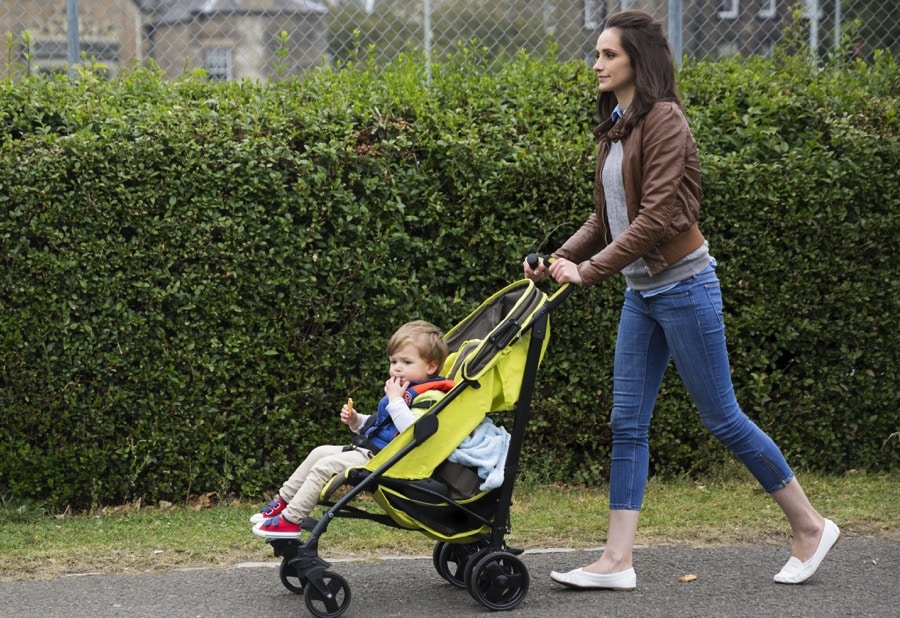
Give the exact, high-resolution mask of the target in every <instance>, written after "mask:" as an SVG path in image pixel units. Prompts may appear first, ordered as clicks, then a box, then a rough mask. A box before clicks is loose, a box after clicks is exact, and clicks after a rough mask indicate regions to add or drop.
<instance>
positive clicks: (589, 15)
mask: <svg viewBox="0 0 900 618" xmlns="http://www.w3.org/2000/svg"><path fill="white" fill-rule="evenodd" d="M600 3H601V0H582V8H583V10H584V13H583V14H582V16H581V22H582V27H583V28H584V29H585V30H596V29H597V28H599V27H600V26H601V21H602V16H601V15H600Z"/></svg>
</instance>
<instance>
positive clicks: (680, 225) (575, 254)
mask: <svg viewBox="0 0 900 618" xmlns="http://www.w3.org/2000/svg"><path fill="white" fill-rule="evenodd" d="M622 125H623V122H622V121H619V122H618V123H616V124H613V123H612V121H610V120H607V121H606V122H604V123H603V124H601V125H600V126H598V127H597V128H595V129H594V135H595V136H596V137H597V138H598V139H599V140H600V148H599V151H598V154H597V170H596V176H595V180H594V212H593V213H591V215H590V217H588V219H587V221H585V223H584V224H583V225H582V226H581V228H580V229H579V230H578V231H577V232H575V233H574V234H573V235H572V236H571V238H569V240H567V241H566V242H565V244H563V246H562V247H560V248H559V249H558V250H557V251H556V252H554V253H553V255H554V256H557V257H562V258H565V259H567V260H570V261H572V262H575V263H576V264H578V272H579V274H580V275H581V279H582V282H583V284H584V285H585V286H591V285H594V284H596V283H599V282H600V281H602V280H603V279H606V278H607V277H609V276H611V275H614V274H616V273H618V272H620V271H621V270H622V269H623V268H625V267H626V266H628V265H629V264H631V263H632V262H634V261H635V260H637V259H638V258H644V261H645V262H646V264H647V270H648V271H649V274H650V275H651V276H655V275H657V274H659V273H660V272H662V271H664V270H665V269H666V268H668V267H669V266H670V265H672V264H674V263H675V262H677V261H678V260H680V259H681V258H683V257H684V256H686V255H687V254H689V253H690V252H691V251H693V250H695V249H697V248H698V247H700V245H702V244H703V240H704V239H703V235H702V234H701V233H700V229H699V228H698V227H697V218H698V216H699V214H700V197H701V189H700V156H699V154H698V153H697V143H696V142H695V141H694V137H693V135H691V130H690V127H688V123H687V120H686V119H685V117H684V113H683V112H682V110H681V108H680V107H679V106H678V105H677V104H676V103H673V102H658V103H656V104H655V105H654V106H653V108H652V109H651V110H650V112H649V113H648V114H647V115H646V116H645V117H644V119H643V120H642V121H641V122H640V123H638V125H637V126H635V127H634V128H633V129H632V131H631V133H630V134H629V135H628V136H627V137H626V138H624V139H623V140H622V149H623V152H622V179H623V181H624V184H625V201H626V203H627V207H628V220H629V222H630V224H629V226H628V229H627V230H626V231H625V232H624V233H623V234H621V235H620V236H619V237H618V238H616V240H615V241H613V240H612V238H611V237H610V232H609V222H608V220H607V216H606V202H605V199H604V196H603V182H602V181H601V174H600V172H601V170H602V169H603V163H604V161H605V160H606V156H607V154H608V152H609V145H610V142H611V140H618V139H621V138H622Z"/></svg>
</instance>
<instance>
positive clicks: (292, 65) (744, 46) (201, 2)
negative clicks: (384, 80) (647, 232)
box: [0, 0, 900, 81]
mask: <svg viewBox="0 0 900 618" xmlns="http://www.w3.org/2000/svg"><path fill="white" fill-rule="evenodd" d="M627 8H641V9H645V10H647V11H650V12H651V13H653V14H654V15H655V16H656V17H657V18H658V19H660V20H662V21H664V22H665V23H666V24H667V26H668V33H669V40H670V42H671V43H672V46H673V48H674V49H675V52H676V56H677V57H678V58H696V59H712V60H714V59H716V58H721V57H723V56H729V55H733V54H744V55H749V54H764V55H768V54H771V53H772V51H773V49H774V47H775V46H776V45H777V44H778V43H779V42H780V41H781V40H782V38H783V37H784V36H785V32H786V31H788V30H789V25H791V24H793V32H794V33H795V36H799V39H800V41H801V42H802V43H803V44H804V45H806V46H808V48H809V50H810V51H811V52H813V53H815V54H817V55H819V56H821V57H824V56H827V55H828V54H832V53H838V54H844V55H846V57H847V58H852V57H862V58H864V59H865V58H868V57H871V55H872V54H873V53H875V50H879V49H880V50H887V51H888V52H889V53H892V54H894V55H900V8H898V2H897V0H490V1H485V0H15V1H13V0H3V1H2V3H0V32H3V33H4V34H5V46H6V48H5V50H4V51H5V53H4V54H3V58H2V60H0V70H2V71H3V74H4V76H5V77H7V78H11V79H15V78H16V77H17V76H20V75H24V74H33V73H37V72H55V71H73V70H74V69H75V67H80V68H82V69H84V68H90V69H91V70H94V71H98V72H103V73H105V74H106V75H109V76H113V75H115V74H116V73H117V72H118V71H120V70H121V69H123V68H127V67H130V66H133V65H134V64H148V63H154V64H156V65H157V66H159V67H160V68H161V69H162V70H163V71H165V73H166V74H167V75H168V76H169V77H171V78H175V77H178V76H179V75H182V74H184V73H185V72H191V71H197V70H203V71H205V72H206V74H207V75H208V76H209V78H210V79H212V80H222V81H224V80H239V79H246V78H250V79H277V78H283V77H287V76H292V75H297V76H300V75H302V74H303V72H304V71H306V70H308V69H310V68H312V67H315V66H317V65H320V64H322V63H332V64H340V63H346V62H348V61H353V60H361V59H364V60H365V61H367V62H375V63H378V64H383V63H386V62H388V61H390V60H392V59H394V58H396V57H397V56H398V55H400V54H402V53H404V52H414V53H421V54H424V55H425V57H426V59H429V60H430V59H431V58H435V57H439V56H440V55H443V54H446V53H448V52H452V51H454V50H455V49H457V48H458V47H459V46H460V45H474V46H477V47H479V48H482V49H483V50H484V51H485V53H486V54H488V56H489V57H490V58H493V59H498V60H501V61H502V59H503V58H506V57H509V56H511V55H513V54H515V53H517V52H518V51H519V50H525V51H526V52H529V53H535V54H547V53H553V54H555V56H556V57H557V58H558V59H560V60H571V59H576V58H578V59H585V60H586V61H591V60H590V59H591V57H592V55H593V49H594V43H595V41H596V37H597V35H598V34H599V32H600V30H601V29H602V26H603V23H604V21H605V20H606V18H607V16H608V15H610V14H612V13H614V12H617V11H620V10H622V9H627Z"/></svg>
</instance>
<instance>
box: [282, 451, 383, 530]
mask: <svg viewBox="0 0 900 618" xmlns="http://www.w3.org/2000/svg"><path fill="white" fill-rule="evenodd" d="M371 458H372V453H371V452H370V451H367V450H365V449H351V450H349V451H345V450H344V447H343V446H332V445H324V446H317V447H316V448H314V449H313V450H312V451H310V453H309V455H307V456H306V459H304V460H303V463H301V464H300V466H298V467H297V469H296V470H294V473H293V474H292V475H291V478H289V479H288V480H287V481H285V483H284V485H282V486H281V490H280V491H279V492H278V493H279V494H281V497H282V498H283V499H284V501H285V502H287V503H288V505H287V507H286V508H285V509H284V511H283V512H282V515H283V516H284V517H285V518H286V519H287V520H288V521H291V522H294V523H296V524H299V523H301V522H302V521H303V519H304V518H306V517H307V516H308V515H309V514H310V512H311V511H312V510H313V509H314V508H315V506H316V505H317V504H318V503H319V495H320V494H321V493H322V489H323V488H324V487H325V485H326V484H327V483H328V481H330V480H331V477H333V476H334V475H335V474H338V473H340V472H343V471H344V470H346V469H347V468H350V467H352V466H361V465H364V464H365V463H366V462H367V461H369V460H370V459H371Z"/></svg>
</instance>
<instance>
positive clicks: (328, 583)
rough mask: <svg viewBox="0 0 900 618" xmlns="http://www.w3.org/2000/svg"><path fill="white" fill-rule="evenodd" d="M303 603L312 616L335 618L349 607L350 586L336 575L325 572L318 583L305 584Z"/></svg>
mask: <svg viewBox="0 0 900 618" xmlns="http://www.w3.org/2000/svg"><path fill="white" fill-rule="evenodd" d="M319 584H321V586H320V585H319ZM320 587H321V588H322V590H320ZM303 601H304V602H305V603H306V609H308V610H309V611H310V613H311V614H312V615H314V616H318V617H319V618H336V617H337V616H340V615H341V614H343V613H344V612H345V611H347V608H348V607H350V584H348V583H347V580H346V579H344V578H343V577H341V576H340V575H338V574H337V573H332V572H330V571H325V573H323V574H322V579H321V580H320V581H318V582H313V581H310V582H307V583H306V587H305V588H304V589H303Z"/></svg>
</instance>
